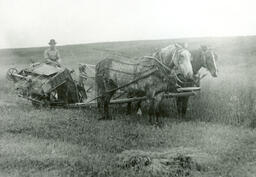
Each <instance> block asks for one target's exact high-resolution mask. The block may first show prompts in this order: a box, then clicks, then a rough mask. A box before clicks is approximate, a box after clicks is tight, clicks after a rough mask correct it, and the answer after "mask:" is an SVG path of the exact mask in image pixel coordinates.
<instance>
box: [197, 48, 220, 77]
mask: <svg viewBox="0 0 256 177" xmlns="http://www.w3.org/2000/svg"><path fill="white" fill-rule="evenodd" d="M217 58H218V56H217V54H216V53H215V52H214V51H213V50H212V49H210V48H208V47H207V46H201V59H202V62H203V67H204V68H206V69H207V70H208V71H209V72H210V73H211V75H212V77H217V76H218V69H217V65H216V60H217Z"/></svg>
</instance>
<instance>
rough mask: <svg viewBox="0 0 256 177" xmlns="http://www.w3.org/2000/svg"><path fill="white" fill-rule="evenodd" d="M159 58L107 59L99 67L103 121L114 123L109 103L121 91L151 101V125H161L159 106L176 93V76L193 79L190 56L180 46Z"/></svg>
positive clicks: (166, 50) (98, 78)
mask: <svg viewBox="0 0 256 177" xmlns="http://www.w3.org/2000/svg"><path fill="white" fill-rule="evenodd" d="M163 52H165V53H164V54H163V55H161V56H160V57H159V58H157V56H154V57H143V58H140V59H138V60H136V61H133V62H130V63H128V62H123V61H121V60H115V59H112V58H111V59H104V60H102V61H100V62H99V63H98V64H97V65H96V79H95V81H96V87H97V94H98V100H97V101H98V107H99V108H100V109H101V108H103V110H102V114H103V115H102V118H101V119H111V116H110V114H109V103H110V100H111V98H112V96H113V95H114V94H115V92H116V91H117V90H120V89H122V90H123V91H125V92H126V93H128V94H129V93H136V92H137V93H138V92H140V93H143V95H145V96H146V97H147V100H148V101H149V107H150V111H149V112H148V113H149V117H150V121H152V118H153V119H154V120H156V121H157V122H158V119H159V118H158V116H159V104H160V103H161V101H162V99H163V96H164V93H165V92H167V91H169V90H172V89H175V86H176V77H175V76H176V72H178V73H179V74H182V75H183V76H184V77H185V78H188V79H190V78H192V77H193V70H192V65H191V54H190V52H189V51H188V50H187V49H185V48H183V47H181V46H178V45H170V46H168V47H166V48H164V49H163Z"/></svg>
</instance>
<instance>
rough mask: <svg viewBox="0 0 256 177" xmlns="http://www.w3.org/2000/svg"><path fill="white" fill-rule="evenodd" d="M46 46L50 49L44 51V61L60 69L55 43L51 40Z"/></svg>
mask: <svg viewBox="0 0 256 177" xmlns="http://www.w3.org/2000/svg"><path fill="white" fill-rule="evenodd" d="M48 44H49V46H50V47H49V48H48V49H46V50H45V51H44V58H45V59H46V63H47V64H51V65H54V66H59V67H60V61H61V59H60V54H59V51H58V50H57V49H56V41H55V40H54V39H51V40H50V42H49V43H48Z"/></svg>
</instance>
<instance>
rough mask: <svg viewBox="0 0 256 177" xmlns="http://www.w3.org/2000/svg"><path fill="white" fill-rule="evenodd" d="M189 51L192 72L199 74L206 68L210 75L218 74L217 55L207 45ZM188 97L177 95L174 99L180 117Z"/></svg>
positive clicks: (185, 107) (215, 75) (182, 114)
mask: <svg viewBox="0 0 256 177" xmlns="http://www.w3.org/2000/svg"><path fill="white" fill-rule="evenodd" d="M190 52H191V55H192V61H191V64H192V67H193V73H194V75H195V76H197V75H199V74H198V72H199V70H200V69H201V68H205V69H207V70H208V71H209V72H210V73H211V75H212V77H217V76H218V75H217V72H218V70H217V65H216V60H217V57H218V56H217V55H216V53H215V52H214V51H213V50H211V49H210V48H208V47H207V46H201V48H200V49H197V50H192V51H190ZM199 77H200V76H199ZM199 82H200V80H199ZM179 84H180V85H181V86H183V85H182V83H179ZM186 86H188V85H186ZM190 86H193V85H190ZM188 99H189V97H177V100H176V103H177V109H178V114H179V116H181V117H184V116H185V115H186V111H187V105H188Z"/></svg>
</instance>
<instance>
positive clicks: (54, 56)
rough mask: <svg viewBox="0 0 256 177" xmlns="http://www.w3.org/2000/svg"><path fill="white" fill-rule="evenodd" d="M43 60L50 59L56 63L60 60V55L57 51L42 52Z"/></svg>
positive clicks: (47, 50)
mask: <svg viewBox="0 0 256 177" xmlns="http://www.w3.org/2000/svg"><path fill="white" fill-rule="evenodd" d="M44 58H45V59H50V60H52V61H58V60H59V59H60V54H59V51H58V50H57V49H54V50H52V49H50V48H49V49H46V50H45V51H44Z"/></svg>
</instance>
